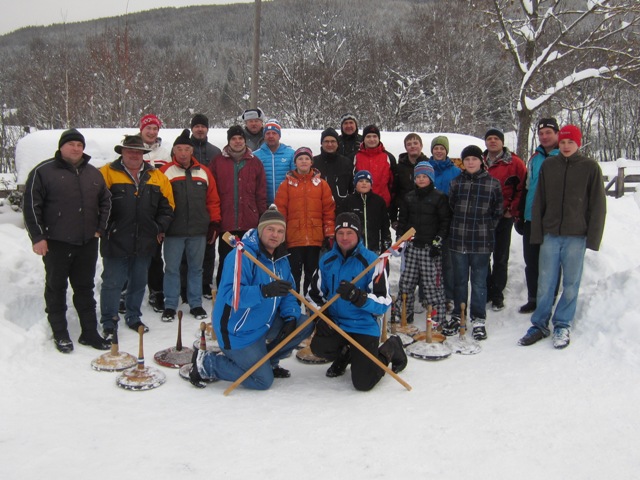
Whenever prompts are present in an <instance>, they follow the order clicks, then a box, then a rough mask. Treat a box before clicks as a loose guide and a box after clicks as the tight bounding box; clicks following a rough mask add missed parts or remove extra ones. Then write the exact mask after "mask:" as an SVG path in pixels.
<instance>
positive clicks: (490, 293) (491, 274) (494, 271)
mask: <svg viewBox="0 0 640 480" xmlns="http://www.w3.org/2000/svg"><path fill="white" fill-rule="evenodd" d="M512 229H513V219H511V218H505V217H502V218H501V219H500V221H499V222H498V226H497V227H496V230H495V244H494V246H493V255H492V257H493V262H492V264H490V265H489V270H488V272H487V301H491V302H493V303H501V302H503V301H504V293H503V291H504V288H505V287H506V286H507V270H508V266H509V249H510V248H511V230H512Z"/></svg>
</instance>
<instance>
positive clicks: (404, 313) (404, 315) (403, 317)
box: [400, 293, 407, 328]
mask: <svg viewBox="0 0 640 480" xmlns="http://www.w3.org/2000/svg"><path fill="white" fill-rule="evenodd" d="M400 326H401V327H402V328H404V327H406V326H407V294H406V293H403V294H402V312H401V314H400Z"/></svg>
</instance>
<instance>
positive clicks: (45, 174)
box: [23, 128, 111, 353]
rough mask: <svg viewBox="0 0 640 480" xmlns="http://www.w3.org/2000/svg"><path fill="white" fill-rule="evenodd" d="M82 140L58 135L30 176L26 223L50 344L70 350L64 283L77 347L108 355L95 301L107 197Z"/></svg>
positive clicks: (78, 136)
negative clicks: (37, 260) (40, 274)
mask: <svg viewBox="0 0 640 480" xmlns="http://www.w3.org/2000/svg"><path fill="white" fill-rule="evenodd" d="M84 148H85V140H84V136H83V135H82V134H81V133H80V132H79V131H78V130H76V129H75V128H72V129H71V130H66V131H64V132H63V133H62V135H61V136H60V141H59V142H58V150H57V151H56V153H55V155H54V157H53V158H50V159H49V160H45V161H44V162H42V163H40V164H39V165H37V166H36V167H35V168H34V169H33V170H32V171H31V172H30V173H29V178H28V179H27V183H26V190H25V195H24V209H23V215H24V223H25V226H26V228H27V232H28V233H29V236H30V237H31V243H32V244H33V251H34V253H35V254H36V255H41V256H42V261H43V263H44V269H45V290H44V300H45V304H46V312H47V318H48V320H49V324H50V325H51V330H52V331H53V341H54V343H55V345H56V348H57V349H58V350H59V351H60V352H62V353H70V352H71V351H73V342H72V341H71V338H70V337H69V331H68V330H67V317H66V311H67V281H69V282H70V283H71V288H73V305H74V307H75V308H76V311H77V312H78V319H79V320H80V327H81V329H82V333H81V334H80V338H79V339H78V342H80V344H82V345H89V346H91V347H93V348H96V349H98V350H107V349H108V348H109V347H110V344H109V342H107V341H105V340H104V339H103V338H102V337H101V336H100V335H99V334H98V330H97V317H96V301H95V299H94V297H93V288H94V277H95V273H96V261H97V259H98V238H99V237H100V236H102V235H103V234H104V232H105V229H106V226H107V218H108V217H109V210H110V208H111V193H110V192H109V190H108V189H107V187H106V185H105V182H104V179H103V178H102V175H100V172H99V171H98V170H97V169H96V168H95V167H93V166H92V165H89V159H90V158H91V157H90V156H89V155H86V154H85V153H84Z"/></svg>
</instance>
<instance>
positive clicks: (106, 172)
mask: <svg viewBox="0 0 640 480" xmlns="http://www.w3.org/2000/svg"><path fill="white" fill-rule="evenodd" d="M100 173H102V176H103V177H104V180H105V183H106V184H107V188H109V190H110V191H111V215H109V223H108V225H107V232H106V234H105V235H104V236H103V237H102V238H101V242H100V253H101V254H102V256H103V257H128V256H133V255H153V254H154V253H155V252H156V249H157V246H158V240H157V236H158V234H159V233H165V232H166V231H167V229H168V228H169V225H170V224H171V221H172V220H173V210H174V208H175V203H174V201H173V191H172V189H171V184H170V183H169V179H167V177H166V176H165V175H164V173H162V172H161V171H160V170H158V169H157V168H154V167H152V166H151V165H150V164H148V163H147V162H142V168H141V170H140V181H139V183H138V185H136V183H135V182H134V180H133V178H131V175H130V174H129V172H127V171H126V170H125V168H124V165H123V164H122V157H120V158H119V159H118V160H115V161H114V162H111V163H110V164H108V165H105V166H103V167H102V168H100Z"/></svg>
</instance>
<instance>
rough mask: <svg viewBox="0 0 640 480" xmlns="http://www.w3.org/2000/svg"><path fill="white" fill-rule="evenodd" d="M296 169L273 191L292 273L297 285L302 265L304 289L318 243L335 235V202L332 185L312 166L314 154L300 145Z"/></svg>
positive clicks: (316, 257) (313, 267)
mask: <svg viewBox="0 0 640 480" xmlns="http://www.w3.org/2000/svg"><path fill="white" fill-rule="evenodd" d="M293 161H294V163H295V165H296V169H295V170H291V171H290V172H288V173H287V175H286V176H285V179H284V181H283V182H282V183H281V184H280V187H279V188H278V192H277V193H276V198H275V202H276V206H277V207H278V211H279V212H280V213H282V215H284V218H285V219H286V222H287V249H288V250H289V263H291V273H292V274H293V278H294V280H295V281H296V288H298V289H299V288H300V279H301V278H302V270H303V268H304V291H306V290H307V288H308V287H309V282H311V277H312V276H313V272H315V270H316V268H318V260H319V259H320V247H321V246H322V244H323V242H325V243H329V239H331V240H333V236H334V220H335V215H336V214H335V211H336V204H335V202H334V201H333V195H332V194H331V187H329V184H328V183H327V182H326V181H325V180H323V179H322V178H320V172H319V171H318V170H316V169H315V168H313V167H312V165H313V154H312V152H311V150H310V149H309V148H307V147H301V148H299V149H298V150H296V152H295V154H294V160H293Z"/></svg>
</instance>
